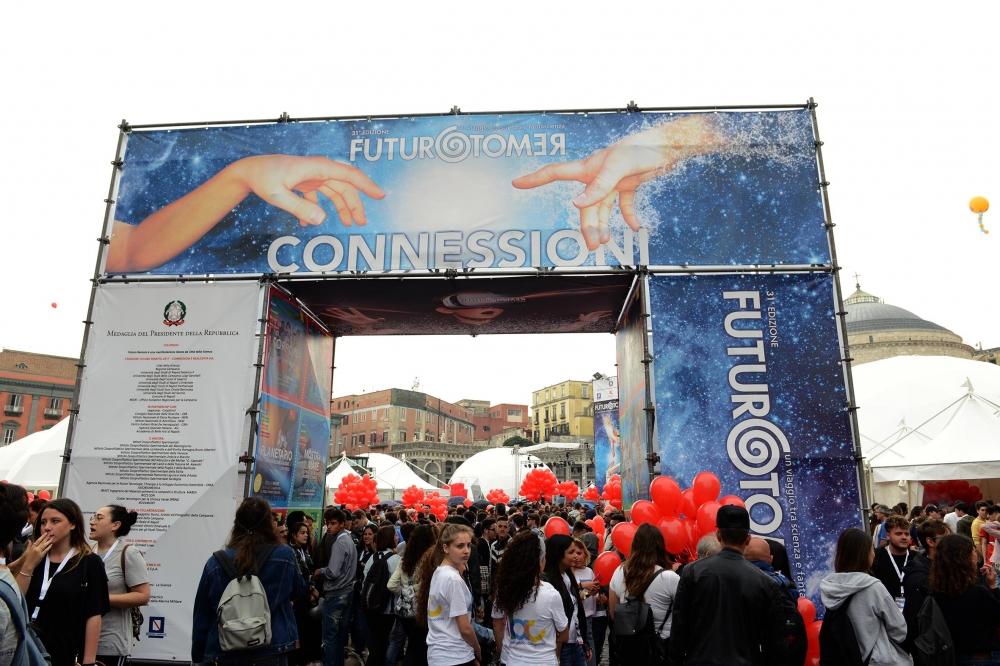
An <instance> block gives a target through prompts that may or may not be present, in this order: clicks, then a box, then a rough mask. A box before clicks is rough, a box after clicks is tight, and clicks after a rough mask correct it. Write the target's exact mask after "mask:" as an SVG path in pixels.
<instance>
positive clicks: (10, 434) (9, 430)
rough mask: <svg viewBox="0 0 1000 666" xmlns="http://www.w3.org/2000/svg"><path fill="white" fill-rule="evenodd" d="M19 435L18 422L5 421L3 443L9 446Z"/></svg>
mask: <svg viewBox="0 0 1000 666" xmlns="http://www.w3.org/2000/svg"><path fill="white" fill-rule="evenodd" d="M16 436H17V424H16V423H4V424H3V445H4V446H7V445H8V444H10V443H11V442H13V441H14V437H16Z"/></svg>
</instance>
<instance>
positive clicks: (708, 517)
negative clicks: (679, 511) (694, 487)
mask: <svg viewBox="0 0 1000 666" xmlns="http://www.w3.org/2000/svg"><path fill="white" fill-rule="evenodd" d="M719 506H720V504H719V503H718V502H705V503H704V504H702V505H701V506H700V507H698V532H699V533H700V534H701V535H702V536H704V535H705V534H708V533H709V532H714V531H715V515H716V514H717V513H719Z"/></svg>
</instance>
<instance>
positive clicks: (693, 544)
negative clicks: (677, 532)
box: [684, 519, 701, 553]
mask: <svg viewBox="0 0 1000 666" xmlns="http://www.w3.org/2000/svg"><path fill="white" fill-rule="evenodd" d="M684 531H685V532H686V533H687V536H688V546H689V547H690V548H691V552H692V553H694V552H695V551H696V550H697V549H698V539H699V538H701V537H700V536H699V534H698V525H697V524H696V523H695V521H694V520H693V519H692V520H685V521H684Z"/></svg>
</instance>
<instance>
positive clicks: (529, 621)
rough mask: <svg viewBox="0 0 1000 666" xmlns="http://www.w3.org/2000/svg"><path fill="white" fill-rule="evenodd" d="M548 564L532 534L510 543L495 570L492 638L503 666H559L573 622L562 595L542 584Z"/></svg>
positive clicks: (527, 533) (539, 544)
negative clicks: (542, 575) (569, 618)
mask: <svg viewBox="0 0 1000 666" xmlns="http://www.w3.org/2000/svg"><path fill="white" fill-rule="evenodd" d="M544 566H545V554H544V553H543V552H542V545H541V542H540V541H539V540H538V537H537V536H535V535H534V534H533V533H531V532H521V533H519V534H518V535H517V536H515V537H514V538H513V539H511V540H510V542H509V543H508V544H507V548H506V550H505V551H504V555H503V558H502V559H501V560H500V564H499V565H498V566H497V572H496V576H495V594H494V597H495V598H494V601H493V611H492V616H493V618H492V619H493V635H494V637H495V638H496V642H497V647H498V648H499V650H500V662H501V663H503V664H505V666H534V665H535V664H544V665H546V666H555V665H556V664H558V663H559V652H560V650H561V649H562V646H563V643H565V642H566V638H567V636H568V634H569V620H568V619H567V617H566V611H565V610H564V609H563V603H562V598H561V597H560V596H559V593H558V592H556V589H555V588H554V587H553V586H552V585H551V584H549V583H546V582H543V581H542V578H541V571H542V569H543V568H544Z"/></svg>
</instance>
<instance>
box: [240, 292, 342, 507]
mask: <svg viewBox="0 0 1000 666" xmlns="http://www.w3.org/2000/svg"><path fill="white" fill-rule="evenodd" d="M332 365H333V337H332V336H331V335H330V334H329V333H327V332H326V330H325V329H323V328H322V327H321V326H320V325H319V324H318V323H317V322H316V321H315V320H313V319H312V318H311V317H310V316H309V315H307V314H306V312H305V311H304V310H303V309H302V308H301V307H300V306H299V304H298V303H297V302H296V301H295V300H294V299H292V298H291V297H289V296H287V295H286V294H285V293H284V292H283V291H281V290H280V289H277V288H274V287H272V288H271V290H270V292H269V296H268V316H267V333H266V343H265V349H264V385H263V390H262V392H261V398H260V420H259V425H258V430H257V447H256V453H255V456H254V459H255V463H254V465H255V467H254V479H253V486H252V490H253V494H254V495H257V496H259V497H263V498H264V499H266V500H267V501H268V502H270V504H271V507H272V508H273V509H274V510H275V512H277V513H278V514H280V515H282V516H285V515H287V514H288V512H290V511H303V512H305V513H307V514H309V515H311V516H312V517H313V519H314V520H315V521H316V524H317V525H320V524H321V522H322V521H321V520H320V514H321V512H322V510H323V503H324V492H325V479H326V473H325V471H326V460H327V458H328V457H329V454H330V391H331V386H330V384H331V381H332V375H331V373H332Z"/></svg>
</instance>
